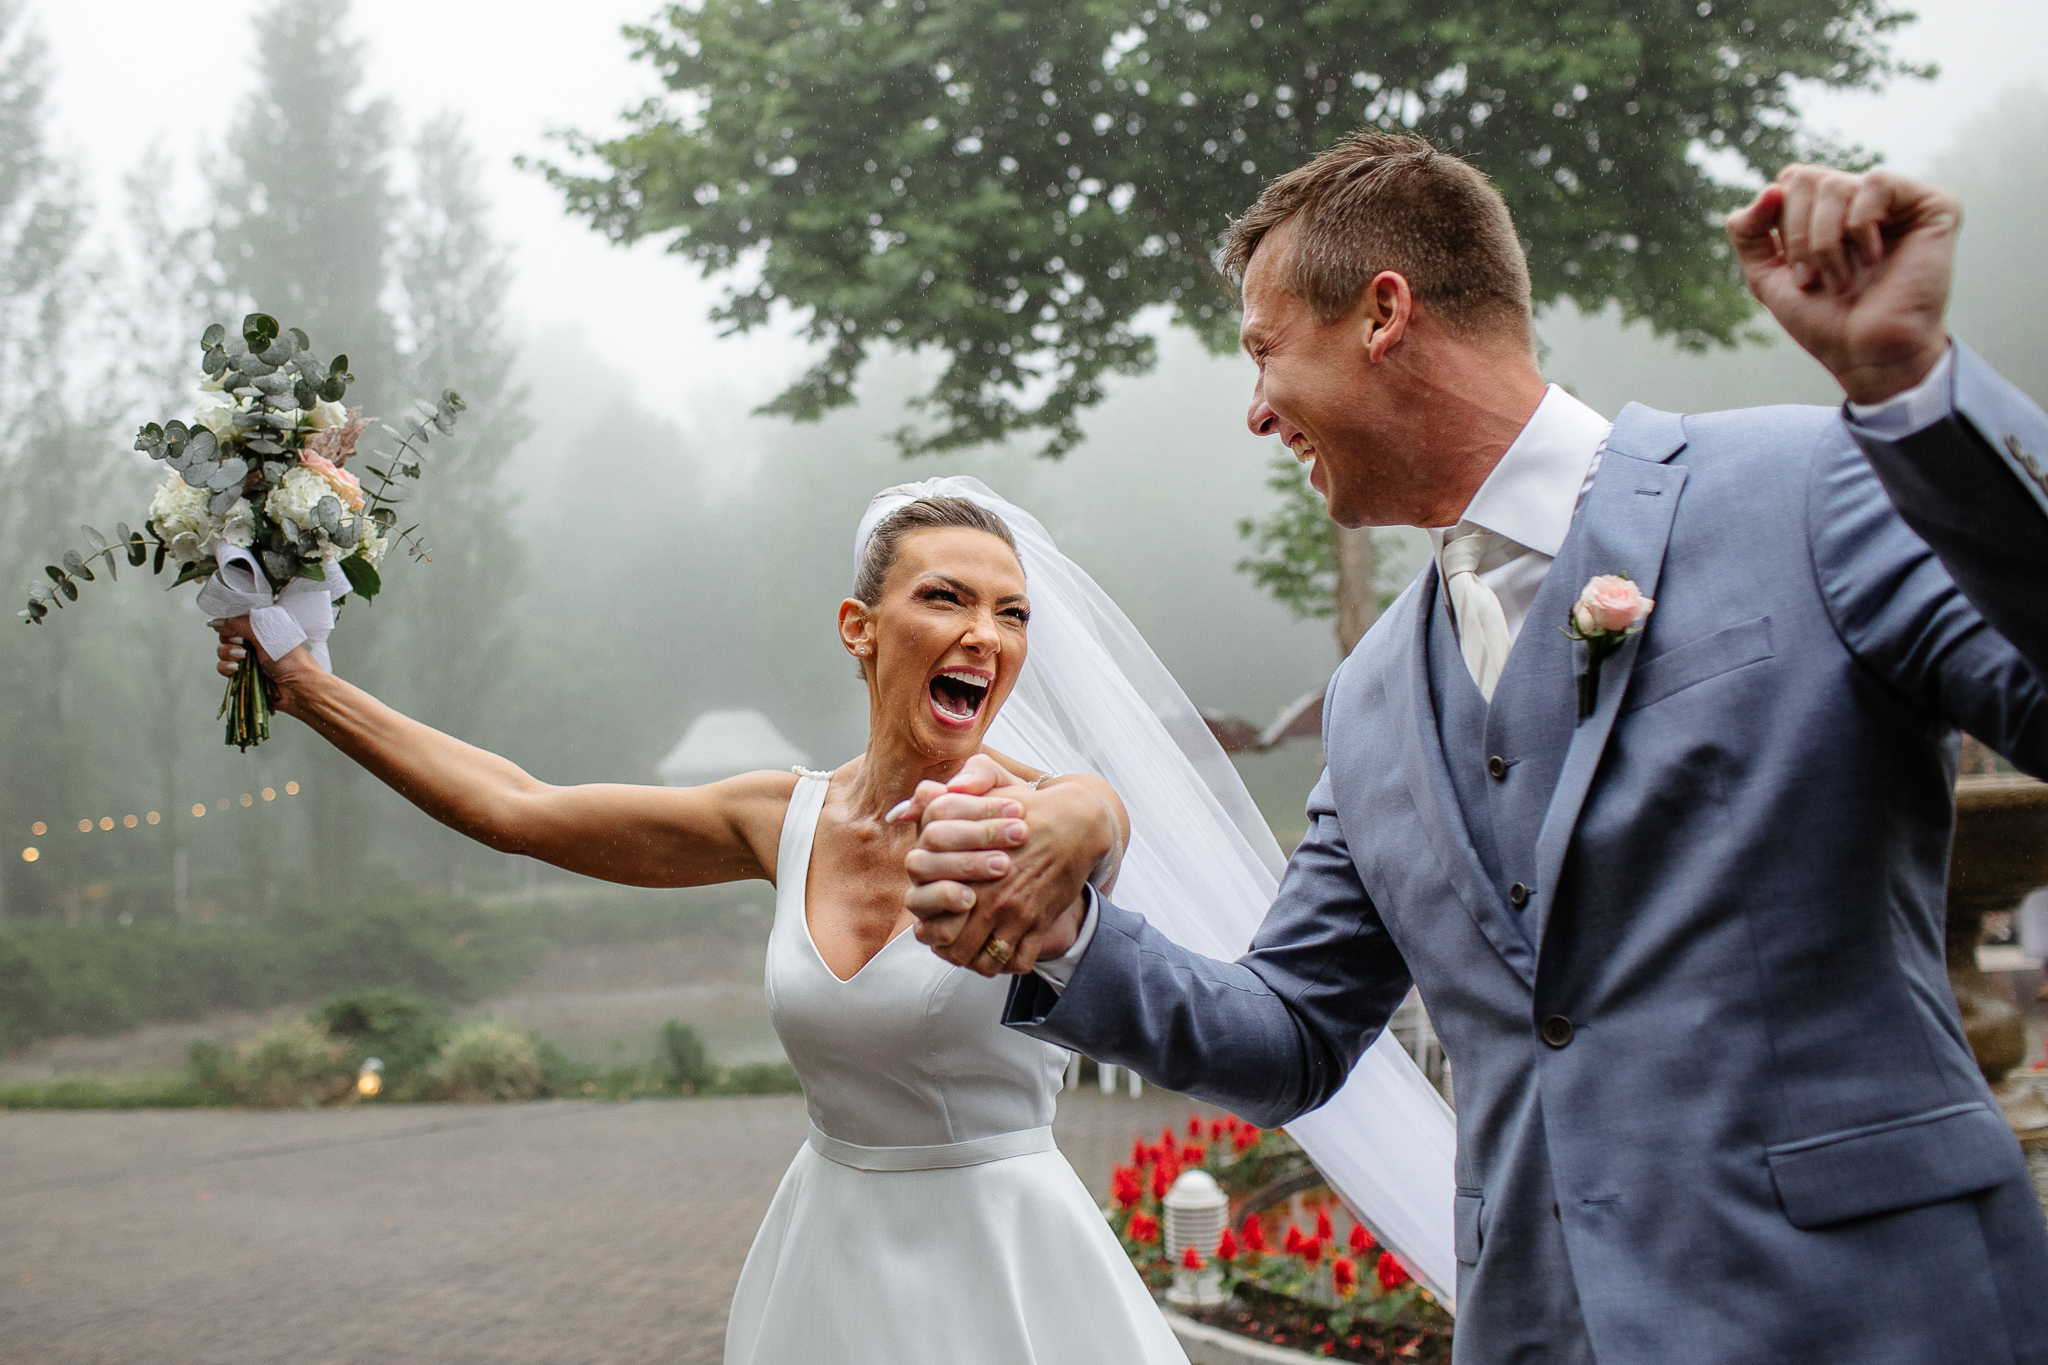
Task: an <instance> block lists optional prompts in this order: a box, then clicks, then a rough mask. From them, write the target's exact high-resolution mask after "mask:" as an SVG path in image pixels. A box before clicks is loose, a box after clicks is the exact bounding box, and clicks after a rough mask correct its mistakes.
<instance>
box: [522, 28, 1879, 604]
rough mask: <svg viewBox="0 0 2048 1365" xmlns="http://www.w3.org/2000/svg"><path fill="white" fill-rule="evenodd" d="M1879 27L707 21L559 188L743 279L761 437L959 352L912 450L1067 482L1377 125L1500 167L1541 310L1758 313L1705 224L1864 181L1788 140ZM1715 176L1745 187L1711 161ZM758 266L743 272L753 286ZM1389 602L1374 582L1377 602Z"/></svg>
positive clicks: (1674, 316) (1868, 53)
mask: <svg viewBox="0 0 2048 1365" xmlns="http://www.w3.org/2000/svg"><path fill="white" fill-rule="evenodd" d="M1908 17H1909V16H1906V15H1903V14H1900V13H1897V12H1895V11H1893V10H1892V9H1891V7H1890V5H1889V4H1888V3H1887V0H1755V2H1753V3H1744V4H1740V5H1726V4H1724V5H1721V6H1718V7H1717V6H1716V5H1714V4H1711V3H1695V0H1651V2H1650V3H1644V0H1574V3H1572V4H1570V5H1529V4H1526V3H1522V2H1521V0H1469V2H1468V3H1465V4H1461V5H1451V4H1445V3H1442V0H1322V2H1321V3H1313V4H1310V3H1299V0H1296V2H1294V3H1289V2H1288V0H1261V2H1260V3H1238V4H1232V5H1225V4H1224V3H1223V0H1161V2H1156V3H1147V0H1093V3H1086V4H1070V3H1057V2H1051V0H1040V3H1038V4H1035V5H1032V6H1029V7H1020V6H1018V5H1016V4H1014V3H1011V0H743V2H741V3H734V2H733V0H705V3H703V4H702V5H701V6H697V5H691V6H685V5H671V6H669V7H668V8H667V9H666V10H664V11H663V12H662V14H661V15H660V16H659V19H658V20H657V22H655V23H654V24H651V25H649V26H647V27H644V28H638V29H633V30H629V32H630V33H631V35H632V37H633V38H634V40H635V41H636V43H637V44H638V48H637V56H638V57H639V59H640V60H643V61H645V62H647V63H648V64H650V65H651V66H653V67H654V68H655V69H656V70H657V71H658V72H659V73H660V76H661V78H662V80H663V82H664V83H665V84H666V86H667V87H668V90H669V92H670V97H669V98H666V99H654V100H650V101H648V102H647V103H645V104H643V105H642V106H640V107H639V108H638V109H636V110H634V111H632V112H631V113H630V114H629V115H628V116H627V123H628V127H627V129H626V131H625V132H624V133H623V134H622V135H620V136H617V137H612V138H604V139H599V138H594V137H589V136H575V137H571V138H570V139H569V143H568V145H569V147H570V150H571V151H572V153H574V154H575V155H576V156H577V157H579V158H581V159H582V162H583V165H582V166H581V167H564V166H558V165H557V166H549V167H547V168H546V169H547V173H548V175H549V176H550V178H551V179H552V180H553V181H554V182H555V183H556V184H557V185H558V186H559V187H560V188H561V190H562V192H563V193H564V195H565V196H566V199H567V202H568V206H569V209H570V211H571V212H572V213H575V214H580V215H582V216H584V217H587V218H588V219H589V220H590V221H591V223H592V225H593V226H594V227H596V228H597V229H599V230H600V231H602V232H604V233H606V234H608V235H609V236H611V237H612V238H614V239H615V240H618V241H622V242H625V241H632V240H634V239H637V238H641V237H648V236H653V237H661V238H665V239H666V240H667V243H668V247H669V249H670V250H671V251H673V252H676V253H677V254H679V255H682V256H684V257H685V258H687V259H689V260H691V261H693V262H695V263H696V264H697V265H699V266H700V267H701V268H702V269H703V270H704V271H705V272H706V273H707V274H709V273H713V272H723V273H727V274H729V275H731V276H732V277H733V278H734V283H733V285H732V286H731V288H730V289H729V290H728V292H727V295H726V297H725V299H724V301H723V303H722V304H721V305H720V306H719V308H718V310H717V311H716V313H715V314H714V317H715V318H716V319H717V320H719V321H722V322H724V323H726V324H727V325H728V326H729V327H731V328H732V329H734V330H737V331H745V330H747V329H749V328H752V327H756V326H759V325H761V324H762V323H763V322H765V321H766V320H767V319H768V317H769V316H770V311H771V308H772V307H773V305H775V304H776V303H782V304H785V305H787V306H788V307H789V308H791V309H794V310H795V311H796V312H797V313H799V314H800V315H802V316H803V318H804V326H805V329H806V332H807V334H808V336H809V337H810V338H811V339H812V340H814V341H817V342H820V343H822V344H824V345H825V347H826V351H825V354H824V357H823V358H822V359H821V360H820V361H819V362H818V364H817V365H816V366H815V367H814V368H813V369H812V370H811V371H810V372H809V373H807V374H806V375H804V376H803V377H802V378H801V379H800V380H799V381H798V382H797V383H796V384H795V385H794V386H792V387H791V388H790V389H789V390H788V391H787V392H785V393H784V394H782V395H781V396H780V397H779V398H777V399H776V400H775V401H774V402H773V403H771V404H770V405H769V410H770V411H773V412H779V413H783V414H786V415H788V416H792V417H797V418H814V417H816V416H817V415H819V414H820V413H822V412H823V411H825V410H826V409H828V408H831V407H835V406H838V405H840V404H844V403H847V402H849V401H851V398H852V386H853V381H854V377H855V375H856V373H857V371H858V369H859V367H860V364H861V362H862V360H863V359H864V358H865V356H866V355H867V353H868V351H869V349H870V348H871V347H872V346H874V345H876V344H878V343H879V344H886V345H894V346H900V347H906V348H913V349H914V348H925V347H929V348H932V349H933V350H936V351H939V352H943V353H944V354H945V355H946V357H947V363H946V367H945V369H944V372H943V374H942V375H941V376H940V377H939V379H938V380H937V382H936V383H935V384H934V385H933V387H932V388H931V389H930V391H929V392H927V393H925V394H923V395H921V396H920V397H919V398H918V399H917V400H914V406H916V407H917V408H919V409H921V410H923V411H924V412H926V413H928V414H931V415H932V416H933V417H934V418H935V419H936V422H935V425H931V426H928V427H926V428H923V429H913V428H911V427H905V428H904V429H903V430H902V431H901V432H899V433H898V436H897V439H898V442H899V444H900V445H901V447H902V449H903V450H904V451H905V453H921V452H933V451H944V450H951V449H957V448H960V447H964V446H970V445H975V444H979V443H982V442H985V441H993V440H999V439H1002V438H1004V437H1007V436H1010V435H1012V434H1016V433H1020V432H1028V431H1040V432H1043V433H1045V443H1044V448H1043V453H1045V454H1047V455H1051V456H1058V455H1060V454H1062V453H1063V452H1065V451H1066V450H1068V449H1070V448H1071V447H1072V446H1073V444H1074V443H1075V442H1076V441H1077V440H1079V439H1080V435H1081V428H1080V414H1081V413H1082V411H1083V410H1085V409H1086V408H1087V407H1088V406H1089V405H1090V404H1093V403H1095V402H1097V401H1099V400H1100V399H1101V397H1102V395H1103V392H1104V390H1103V381H1104V379H1105V377H1106V376H1108V375H1110V374H1115V373H1126V374H1128V373H1136V372H1141V371H1143V370H1145V369H1146V368H1148V367H1149V366H1150V365H1151V364H1152V361H1153V346H1152V342H1151V339H1150V337H1149V336H1148V335H1147V334H1146V332H1145V330H1144V327H1143V323H1142V318H1143V315H1144V314H1145V310H1147V309H1152V308H1159V307H1164V308H1166V309H1168V310H1170V312H1171V315H1172V317H1173V319H1174V321H1175V322H1177V323H1179V324H1181V325H1184V326H1188V327H1192V328H1194V329H1195V330H1196V331H1198V332H1200V333H1201V334H1202V335H1203V336H1204V337H1205V338H1206V339H1207V340H1208V341H1209V343H1210V344H1211V345H1213V346H1215V347H1217V348H1219V349H1228V348H1229V347H1231V346H1233V345H1234V344H1235V316H1234V313H1235V297H1234V291H1233V290H1232V289H1231V287H1230V285H1229V283H1228V282H1227V281H1225V280H1223V279H1221V278H1220V277H1219V275H1218V273H1217V271H1216V269H1215V266H1214V264H1213V262H1214V259H1215V252H1216V250H1217V248H1218V245H1219V243H1220V240H1221V236H1222V234H1223V232H1224V230H1225V228H1226V226H1227V222H1228V217H1227V216H1228V215H1229V214H1230V213H1232V212H1234V211H1237V210H1240V209H1241V208H1242V207H1243V206H1244V205H1245V204H1246V203H1247V202H1249V201H1250V200H1251V199H1252V198H1253V197H1254V196H1255V195H1256V193H1257V192H1258V189H1259V186H1260V184H1261V183H1262V182H1263V180H1265V179H1266V178H1269V177H1271V176H1272V175H1274V174H1276V173H1277V172H1280V171H1283V170H1286V169H1288V168H1290V167H1292V166H1295V165H1298V164H1300V163H1301V162H1302V161H1305V160H1306V159H1308V158H1309V157H1310V156H1311V155H1313V154H1314V153H1315V152H1316V151H1318V150H1320V149H1321V148H1323V147H1326V146H1328V145H1329V144H1330V143H1331V142H1332V141H1334V140H1335V139H1336V138H1337V137H1338V136H1340V135H1342V134H1343V133H1345V132H1348V131H1350V130H1352V129H1354V128H1357V127H1359V126H1360V125H1378V126H1380V127H1387V128H1394V127H1405V128H1409V129H1412V130H1414V131H1415V132H1417V133H1420V134H1422V135H1423V136H1426V137H1428V138H1429V139H1430V140H1432V141H1433V142H1435V143H1436V144H1437V145H1439V146H1442V147H1445V148H1448V149H1451V150H1454V151H1457V152H1459V153H1461V154H1463V155H1465V156H1467V157H1469V158H1471V159H1472V160H1473V162H1474V163H1475V164H1477V165H1478V166H1479V167H1480V168H1481V169H1483V170H1485V171H1486V172H1487V173H1488V174H1489V175H1491V176H1492V177H1493V178H1494V180H1495V183H1496V184H1498V185H1499V186H1500V188H1501V190H1502V192H1503V193H1504V194H1505V195H1506V197H1507V199H1508V202H1509V205H1510V206H1511V207H1512V209H1513V210H1514V212H1515V215H1516V218H1517V221H1518V222H1519V224H1520V226H1521V230H1522V232H1523V234H1524V236H1525V238H1526V240H1527V244H1528V250H1529V258H1530V269H1531V273H1532V276H1533V280H1534V286H1535V296H1536V300H1537V302H1538V303H1539V304H1544V303H1549V302H1552V301H1555V300H1560V299H1570V300H1572V301H1574V302H1575V303H1577V304H1579V305H1580V306H1582V307H1585V308H1598V307H1601V306H1603V305H1605V304H1607V303H1609V302H1615V303H1618V304H1619V305H1620V309H1621V313H1622V316H1623V317H1624V318H1625V319H1636V318H1643V319H1647V320H1649V322H1650V323H1651V324H1652V325H1653V326H1654V327H1655V328H1656V330H1657V331H1658V332H1659V334H1661V335H1665V336H1669V337H1674V338H1676V339H1677V340H1679V341H1680V342H1681V343H1683V344H1685V345H1688V346H1695V347H1697V346H1704V345H1708V344H1711V343H1717V342H1721V343H1725V342H1729V341H1731V340H1733V339H1734V338H1736V337H1737V335H1738V333H1739V330H1740V328H1741V326H1742V323H1743V320H1744V318H1746V317H1747V316H1748V313H1749V308H1750V301H1749V298H1748V296H1747V294H1746V293H1745V292H1744V290H1743V288H1742V286H1741V283H1740V281H1739V280H1738V279H1737V278H1736V275H1735V272H1734V271H1733V270H1732V269H1730V268H1729V266H1728V263H1727V258H1726V251H1727V248H1726V244H1725V242H1724V241H1723V239H1722V236H1721V232H1720V228H1719V226H1718V223H1717V221H1716V220H1717V217H1718V215H1719V214H1720V213H1721V212H1722V211H1724V210H1726V209H1727V208H1728V207H1730V206H1731V205H1732V204H1733V203H1734V202H1735V200H1736V198H1737V197H1738V194H1739V192H1738V191H1735V190H1732V189H1730V188H1729V187H1728V186H1727V185H1726V184H1725V183H1724V182H1723V181H1722V180H1720V179H1717V178H1716V176H1715V175H1714V174H1713V173H1712V172H1711V171H1710V169H1709V167H1710V166H1712V165H1714V164H1716V161H1715V157H1716V154H1721V155H1722V156H1723V157H1725V158H1732V162H1733V163H1734V164H1737V165H1745V166H1747V167H1748V168H1750V169H1752V170H1757V171H1761V172H1764V173H1766V174H1768V173H1772V172H1775V170H1776V169H1777V167H1778V166H1779V165H1780V164H1781V163H1783V162H1785V161H1787V160H1791V159H1794V158H1796V157H1805V158H1825V159H1835V160H1841V159H1844V158H1845V157H1851V156H1852V154H1851V153H1847V152H1845V151H1844V150H1843V149H1839V148H1834V147H1830V146H1827V145H1824V144H1822V143H1819V142H1817V141H1816V140H1814V139H1813V138H1811V137H1809V136H1807V135H1805V134H1803V133H1802V132H1801V131H1800V130H1799V127H1798V118H1797V109H1796V107H1795V104H1794V99H1795V97H1796V93H1797V91H1798V89H1799V87H1800V86H1801V85H1802V84H1806V83H1819V84H1823V85H1829V86H1835V87H1853V86H1867V85H1872V84H1876V83H1878V82H1880V81H1882V80H1884V79H1886V78H1887V77H1890V76H1892V75H1894V74H1897V73H1900V72H1902V71H1906V70H1908V68H1905V67H1902V66H1900V65H1899V64H1898V63H1896V62H1895V61H1894V60H1893V59H1892V58H1891V56H1890V55H1889V53H1888V50H1887V48H1886V45H1885V38H1886V35H1887V34H1889V33H1890V32H1891V31H1892V30H1893V29H1894V28H1896V27H1897V26H1898V25H1899V24H1901V23H1903V22H1905V21H1906V19H1907V18H1908ZM1723 164H1726V163H1725V162H1724V163H1723ZM756 261H758V263H759V265H758V270H757V269H755V262H756ZM1368 577H1369V575H1368Z"/></svg>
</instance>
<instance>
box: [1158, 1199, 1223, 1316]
mask: <svg viewBox="0 0 2048 1365" xmlns="http://www.w3.org/2000/svg"><path fill="white" fill-rule="evenodd" d="M1160 1203H1161V1205H1162V1207H1163V1208H1164V1209H1165V1211H1166V1228H1165V1232H1166V1257H1167V1260H1168V1261H1170V1262H1171V1263H1172V1264H1173V1266H1174V1272H1173V1285H1172V1287H1171V1288H1169V1289H1168V1290H1167V1291H1166V1300H1167V1302H1168V1303H1179V1304H1189V1305H1194V1306H1199V1307H1211V1306H1213V1305H1215V1304H1219V1303H1222V1302H1223V1272H1222V1271H1221V1270H1220V1269H1218V1268H1216V1267H1215V1266H1211V1265H1208V1264H1207V1262H1208V1260H1209V1259H1210V1258H1211V1257H1213V1256H1214V1255H1215V1254H1216V1243H1217V1241H1218V1240H1219V1239H1221V1238H1222V1236H1223V1228H1224V1225H1225V1224H1226V1223H1227V1222H1229V1221H1230V1196H1229V1195H1227V1194H1225V1193H1224V1192H1223V1188H1222V1186H1220V1185H1218V1184H1217V1183H1216V1178H1215V1177H1214V1176H1212V1175H1210V1174H1209V1173H1208V1172H1207V1171H1183V1172H1181V1175H1180V1178H1179V1179H1178V1180H1175V1181H1174V1182H1173V1188H1172V1189H1170V1190H1168V1191H1167V1192H1166V1198H1165V1199H1163V1200H1161V1201H1160ZM1190 1247H1192V1248H1194V1251H1195V1254H1196V1255H1198V1256H1200V1257H1201V1258H1202V1260H1203V1262H1204V1265H1203V1268H1202V1269H1201V1270H1189V1269H1188V1268H1187V1267H1186V1266H1185V1265H1183V1264H1181V1259H1182V1256H1183V1255H1184V1254H1185V1253H1186V1251H1187V1250H1188V1249H1189V1248H1190Z"/></svg>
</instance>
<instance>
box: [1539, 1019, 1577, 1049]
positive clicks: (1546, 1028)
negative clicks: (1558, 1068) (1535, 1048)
mask: <svg viewBox="0 0 2048 1365" xmlns="http://www.w3.org/2000/svg"><path fill="white" fill-rule="evenodd" d="M1537 1032H1539V1033H1541V1034H1542V1035H1543V1041H1544V1042H1546V1043H1548V1044H1550V1046H1552V1047H1563V1046H1564V1045H1565V1044H1566V1043H1569V1042H1570V1041H1571V1040H1572V1021H1571V1020H1569V1019H1567V1018H1565V1017H1564V1016H1563V1015H1562V1014H1553V1015H1551V1016H1550V1017H1549V1018H1548V1019H1545V1020H1544V1021H1543V1026H1542V1027H1541V1028H1540V1029H1538V1030H1537Z"/></svg>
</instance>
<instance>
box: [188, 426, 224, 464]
mask: <svg viewBox="0 0 2048 1365" xmlns="http://www.w3.org/2000/svg"><path fill="white" fill-rule="evenodd" d="M185 449H186V450H187V451H188V452H189V453H190V454H191V456H192V457H193V458H194V459H197V460H210V459H212V458H213V457H214V455H215V453H216V452H218V451H219V450H220V438H219V437H217V436H215V435H214V434H213V433H212V432H210V431H208V430H207V429H206V428H205V427H200V428H199V429H198V430H197V431H195V432H193V433H192V439H191V442H190V444H188V445H187V446H186V447H185Z"/></svg>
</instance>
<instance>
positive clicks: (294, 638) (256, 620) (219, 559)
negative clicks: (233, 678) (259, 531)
mask: <svg viewBox="0 0 2048 1365" xmlns="http://www.w3.org/2000/svg"><path fill="white" fill-rule="evenodd" d="M213 556H214V562H215V563H216V564H217V565H218V567H217V568H216V569H215V570H214V573H213V577H211V578H209V579H207V580H206V582H205V584H204V585H203V586H202V587H201V588H200V589H199V609H200V610H201V611H204V612H205V613H206V614H207V616H208V617H210V618H216V619H229V618H233V617H236V616H242V615H247V616H248V618H249V629H250V631H251V632H252V633H254V635H255V636H256V643H257V644H259V645H262V646H263V652H264V653H266V654H268V655H269V656H270V657H271V658H273V659H282V658H283V657H284V656H285V655H287V654H289V653H291V652H292V651H293V650H295V649H297V648H298V647H299V646H300V645H304V646H305V647H306V649H307V652H309V653H310V654H312V656H313V659H314V661H315V662H316V663H318V664H319V665H320V666H321V667H322V668H325V669H329V670H330V671H331V670H332V668H333V665H332V664H331V663H330V662H328V658H327V637H328V636H330V635H332V634H333V633H334V604H335V602H337V601H338V600H340V599H341V598H343V597H346V596H347V595H348V591H349V587H348V575H346V574H344V573H343V572H342V571H341V568H340V566H338V565H336V564H334V563H332V562H331V561H330V562H329V563H328V564H327V565H326V566H325V568H326V574H325V577H323V578H320V579H311V578H294V579H293V580H292V581H291V582H289V583H287V584H285V587H284V591H283V592H281V593H280V592H278V591H277V590H276V589H275V588H273V587H272V586H271V584H270V577H269V575H267V574H265V573H264V572H263V566H262V564H260V563H258V562H257V559H256V556H255V555H253V554H251V553H249V551H247V550H245V549H243V548H242V547H241V546H239V545H227V544H219V545H216V546H215V547H214V551H213Z"/></svg>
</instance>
